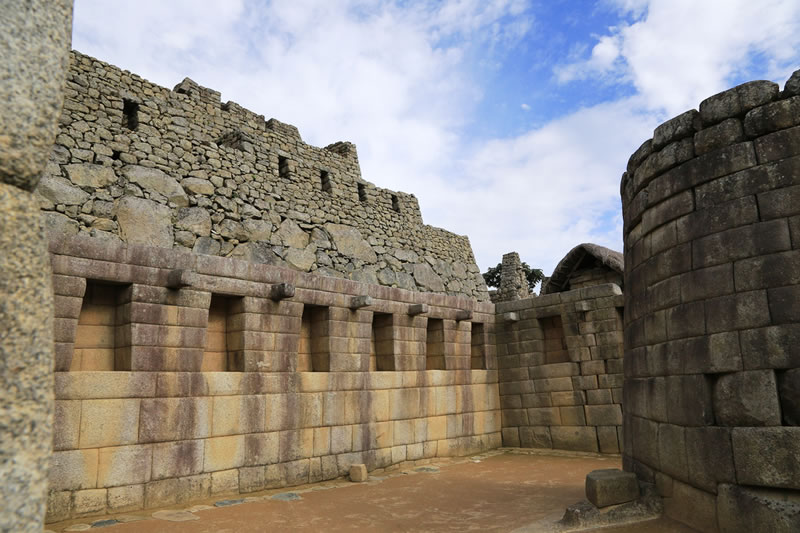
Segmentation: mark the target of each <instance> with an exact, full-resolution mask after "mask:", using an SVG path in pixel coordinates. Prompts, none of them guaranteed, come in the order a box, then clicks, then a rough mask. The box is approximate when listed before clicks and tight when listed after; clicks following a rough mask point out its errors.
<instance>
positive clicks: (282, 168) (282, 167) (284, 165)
mask: <svg viewBox="0 0 800 533" xmlns="http://www.w3.org/2000/svg"><path fill="white" fill-rule="evenodd" d="M278 177H280V178H281V179H289V158H288V157H283V156H282V155H279V156H278Z"/></svg>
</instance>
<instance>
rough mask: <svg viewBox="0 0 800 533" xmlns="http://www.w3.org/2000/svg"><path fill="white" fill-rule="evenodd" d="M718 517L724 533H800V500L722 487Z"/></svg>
mask: <svg viewBox="0 0 800 533" xmlns="http://www.w3.org/2000/svg"><path fill="white" fill-rule="evenodd" d="M717 517H718V520H719V530H720V531H721V532H723V533H753V532H755V531H769V532H770V533H795V532H797V531H800V497H798V495H797V494H796V493H792V492H789V491H782V490H774V489H761V488H756V487H741V486H738V485H729V484H722V485H720V486H719V492H718V494H717Z"/></svg>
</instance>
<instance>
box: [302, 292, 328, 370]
mask: <svg viewBox="0 0 800 533" xmlns="http://www.w3.org/2000/svg"><path fill="white" fill-rule="evenodd" d="M329 344H330V343H329V337H328V308H327V307H323V306H319V305H305V306H303V316H302V319H301V321H300V342H299V344H298V348H297V371H298V372H328V371H330V367H331V357H330V347H329Z"/></svg>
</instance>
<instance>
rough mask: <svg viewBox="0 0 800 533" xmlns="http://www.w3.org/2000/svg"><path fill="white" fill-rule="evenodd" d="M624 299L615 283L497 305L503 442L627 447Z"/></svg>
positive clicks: (537, 445)
mask: <svg viewBox="0 0 800 533" xmlns="http://www.w3.org/2000/svg"><path fill="white" fill-rule="evenodd" d="M621 306H622V291H621V290H620V288H619V286H618V285H616V284H602V285H595V286H592V287H586V288H582V289H575V290H571V291H565V292H556V293H552V294H547V295H544V296H538V297H533V298H527V299H524V300H516V301H510V302H502V303H498V304H496V309H497V322H496V328H497V330H496V337H497V368H498V379H499V392H500V405H501V407H502V413H503V445H504V446H522V447H525V448H555V449H560V450H576V451H586V452H601V453H619V452H620V449H621V444H622V409H621V403H622V316H621V310H620V309H619V308H620V307H621Z"/></svg>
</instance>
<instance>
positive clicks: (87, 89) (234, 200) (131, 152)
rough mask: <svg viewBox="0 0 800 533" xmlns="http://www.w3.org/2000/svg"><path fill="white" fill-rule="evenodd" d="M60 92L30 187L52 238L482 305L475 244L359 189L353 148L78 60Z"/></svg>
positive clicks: (213, 96)
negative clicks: (58, 112)
mask: <svg viewBox="0 0 800 533" xmlns="http://www.w3.org/2000/svg"><path fill="white" fill-rule="evenodd" d="M65 96H66V99H65V102H64V110H63V114H62V116H61V121H60V131H59V135H58V137H57V139H56V144H55V146H54V148H53V152H52V155H51V157H50V161H49V164H48V165H47V169H46V171H45V173H44V175H43V177H42V180H41V182H40V183H39V186H38V188H37V190H36V193H37V196H38V198H39V201H40V205H41V207H42V209H43V211H44V214H45V219H46V221H47V223H48V224H49V226H50V227H51V229H54V230H56V231H59V232H61V233H64V234H68V235H74V234H77V233H81V234H88V235H91V236H92V237H94V238H97V239H102V240H104V241H107V242H112V243H119V242H126V243H130V244H148V245H152V246H160V247H166V248H173V247H175V248H177V249H188V250H193V251H195V252H196V253H202V254H209V255H220V256H225V257H234V258H240V259H244V260H248V261H252V262H257V263H266V264H272V265H277V266H288V267H290V268H293V269H296V270H299V271H303V272H309V271H310V272H315V273H317V274H321V275H326V276H333V277H342V278H347V279H352V280H355V281H361V282H367V283H374V284H380V285H384V286H387V287H399V288H403V289H409V290H420V291H425V292H437V293H445V294H451V295H463V296H467V297H471V298H475V299H477V300H480V301H485V300H488V293H487V290H486V285H485V283H484V281H483V278H482V277H481V275H480V271H479V269H478V267H477V265H476V264H475V258H474V256H473V253H472V249H471V247H470V244H469V239H468V238H467V237H465V236H459V235H455V234H453V233H450V232H448V231H445V230H442V229H439V228H435V227H431V226H427V225H425V224H423V222H422V215H421V213H420V209H419V204H418V202H417V199H416V198H415V197H414V195H412V194H406V193H402V192H394V191H390V190H386V189H381V188H379V187H375V186H374V185H373V184H372V183H370V182H367V181H365V180H363V179H362V177H361V171H360V167H359V163H358V155H357V153H356V147H355V145H353V144H351V143H348V142H337V143H334V144H331V145H329V146H326V147H325V148H322V149H320V148H316V147H313V146H310V145H308V144H306V143H304V142H303V140H302V139H301V137H300V134H299V132H298V131H297V128H295V127H294V126H290V125H288V124H284V123H281V122H279V121H277V120H275V119H269V120H265V119H264V117H263V116H262V115H257V114H255V113H253V112H251V111H248V110H247V109H244V108H242V107H241V106H239V105H238V104H236V103H234V102H226V103H222V102H221V100H220V93H219V92H216V91H213V90H211V89H207V88H205V87H201V86H199V85H198V84H196V83H195V82H193V81H191V80H189V79H185V80H184V81H183V82H181V83H180V84H178V85H177V86H176V87H175V88H174V90H169V89H166V88H164V87H160V86H158V85H155V84H152V83H150V82H148V81H146V80H144V79H142V78H141V77H139V76H137V75H135V74H132V73H130V72H128V71H123V70H120V69H119V68H117V67H114V66H112V65H109V64H107V63H103V62H102V61H98V60H96V59H94V58H92V57H89V56H86V55H83V54H80V53H79V52H75V51H73V52H72V54H71V64H70V69H69V73H68V76H67V83H66V92H65Z"/></svg>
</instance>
